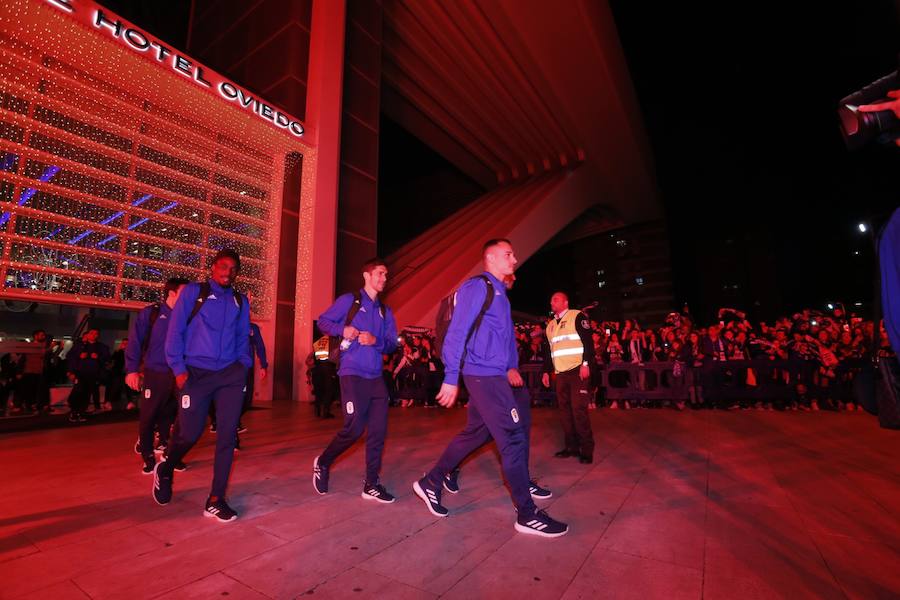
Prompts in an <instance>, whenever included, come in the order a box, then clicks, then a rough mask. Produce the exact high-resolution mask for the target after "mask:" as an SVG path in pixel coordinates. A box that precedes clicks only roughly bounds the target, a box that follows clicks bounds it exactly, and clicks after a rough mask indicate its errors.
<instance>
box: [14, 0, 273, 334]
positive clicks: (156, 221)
mask: <svg viewBox="0 0 900 600" xmlns="http://www.w3.org/2000/svg"><path fill="white" fill-rule="evenodd" d="M42 4H45V3H44V2H38V1H37V0H5V2H4V8H3V9H2V14H0V282H2V286H3V292H5V295H7V296H11V297H19V298H21V297H30V298H34V299H35V300H45V301H63V302H76V303H86V304H91V305H101V306H115V307H133V306H137V305H143V304H144V303H146V302H149V301H155V300H157V299H158V298H159V290H160V287H161V283H162V282H164V281H165V280H166V279H167V278H169V277H175V276H179V277H187V278H188V279H192V280H195V279H200V278H203V277H204V276H205V274H206V271H207V265H208V260H209V258H210V257H211V256H212V255H213V254H215V252H216V251H218V250H219V249H221V248H224V247H228V248H233V249H235V250H237V251H238V252H239V253H240V255H241V262H242V271H241V277H240V278H239V284H238V287H239V288H240V289H242V291H245V292H252V293H253V295H254V303H253V309H254V312H255V313H256V314H257V315H258V316H261V317H263V318H265V317H266V316H268V315H270V314H271V311H272V308H273V295H274V289H273V285H274V278H275V273H274V268H273V265H274V264H277V243H278V240H277V232H278V219H279V210H280V206H281V204H280V201H281V198H280V197H279V195H280V194H281V190H282V187H283V182H282V177H283V173H284V165H283V161H284V156H285V155H286V153H285V152H284V148H283V147H280V146H279V143H278V140H279V139H281V138H282V137H283V136H287V135H289V134H288V133H286V132H278V135H274V136H273V135H270V134H268V133H267V134H266V135H257V134H256V132H258V131H260V128H264V127H265V124H264V123H262V121H261V120H259V119H256V120H253V117H252V116H251V115H246V114H243V113H242V112H241V111H240V110H239V109H238V108H232V107H231V106H228V107H226V109H227V111H230V113H234V115H233V121H234V123H236V124H237V125H235V124H232V126H231V127H230V128H229V127H221V126H219V125H221V121H213V122H210V121H211V119H212V118H213V117H214V115H217V114H219V113H220V112H221V111H222V110H223V109H222V108H221V105H222V104H223V103H224V100H222V99H220V98H216V97H214V96H213V95H209V94H205V95H200V94H198V93H197V91H196V90H195V89H193V86H192V82H191V81H189V80H186V81H179V80H178V78H177V76H173V75H172V74H171V73H162V72H161V73H160V74H159V76H157V77H147V71H146V68H147V67H146V65H141V62H140V61H138V62H135V61H136V60H138V59H139V58H141V57H137V58H136V57H135V56H129V55H128V49H127V48H124V47H123V45H122V44H121V43H119V44H118V45H116V40H115V39H112V38H111V37H110V36H109V35H104V33H105V32H104V31H92V30H90V29H88V28H86V27H85V26H84V24H82V23H79V22H77V21H75V20H71V19H70V20H66V19H63V18H59V17H58V16H56V15H54V16H53V17H52V18H48V19H46V22H45V23H44V24H43V25H42V26H41V27H43V30H40V28H38V29H39V30H37V31H36V30H35V29H36V28H35V27H34V26H33V25H32V26H30V28H29V29H28V30H26V29H24V28H23V25H22V23H24V22H28V23H34V22H35V21H34V19H24V18H21V17H22V15H23V14H24V12H26V11H31V12H32V13H33V12H34V11H41V10H43V11H45V12H47V11H50V10H51V8H49V7H47V6H36V5H42ZM73 4H74V2H73ZM48 14H52V13H49V12H48ZM17 16H18V17H19V18H17ZM110 18H112V17H110ZM61 28H63V29H65V28H71V31H62V30H61ZM73 40H75V42H76V44H75V45H74V46H73ZM144 62H146V61H144ZM134 64H138V65H141V67H140V69H138V70H136V71H135V72H134V73H133V74H129V73H127V72H126V73H123V72H122V69H128V68H129V67H130V65H134ZM129 75H133V76H129ZM173 79H174V81H173ZM173 83H174V84H177V85H173ZM181 88H183V89H181ZM204 103H208V104H209V107H206V106H204ZM173 106H174V107H177V110H175V109H173ZM213 106H214V107H215V109H216V110H215V111H213V110H209V108H210V107H213ZM230 113H229V114H230ZM216 118H217V117H216ZM229 129H230V130H229ZM242 131H243V135H242ZM273 140H275V141H273Z"/></svg>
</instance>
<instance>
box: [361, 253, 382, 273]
mask: <svg viewBox="0 0 900 600" xmlns="http://www.w3.org/2000/svg"><path fill="white" fill-rule="evenodd" d="M375 267H384V268H385V269H387V263H386V262H384V259H383V258H379V257H377V256H374V257H372V258H370V259H369V260H367V261H366V262H364V263H363V264H362V272H363V273H371V272H372V271H374V270H375Z"/></svg>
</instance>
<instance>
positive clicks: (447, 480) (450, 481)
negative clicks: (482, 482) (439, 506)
mask: <svg viewBox="0 0 900 600" xmlns="http://www.w3.org/2000/svg"><path fill="white" fill-rule="evenodd" d="M444 489H445V490H447V491H448V492H450V493H451V494H458V493H459V469H453V470H452V471H450V472H449V473H447V474H446V475H444Z"/></svg>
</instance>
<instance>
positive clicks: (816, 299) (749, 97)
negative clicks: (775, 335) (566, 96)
mask: <svg viewBox="0 0 900 600" xmlns="http://www.w3.org/2000/svg"><path fill="white" fill-rule="evenodd" d="M611 6H612V8H613V12H614V15H615V18H616V21H617V24H618V27H619V33H620V38H621V42H622V46H623V48H624V51H625V55H626V58H627V60H628V63H629V68H630V70H631V75H632V79H633V81H634V85H635V88H636V90H637V93H638V97H639V102H640V104H641V110H642V113H643V115H644V122H645V125H646V128H647V130H648V133H649V136H650V139H651V144H652V148H653V153H654V159H655V161H656V171H657V177H658V183H659V187H660V193H661V198H662V201H663V204H664V206H665V210H666V215H667V220H668V223H669V235H670V237H671V240H672V251H673V269H674V277H675V294H676V300H677V301H679V302H680V301H688V302H691V305H692V307H693V306H700V307H703V305H704V303H706V304H709V302H708V301H707V300H708V299H706V298H703V297H700V295H699V293H698V290H700V289H703V287H704V286H703V285H702V284H703V283H704V282H703V281H702V278H703V277H704V276H709V275H710V273H716V272H715V270H712V271H711V270H710V269H709V268H708V263H709V262H710V259H711V256H713V255H714V254H715V253H716V251H717V248H720V247H721V244H722V243H723V241H724V240H729V239H730V240H732V242H731V243H735V244H740V245H743V248H744V254H743V255H744V256H745V257H746V261H747V262H749V263H754V262H755V263H756V264H750V265H749V266H747V265H744V268H746V269H749V270H754V269H756V270H760V269H765V270H767V271H774V272H772V273H771V279H770V280H769V282H768V286H767V285H765V283H764V284H758V285H756V289H751V290H748V291H747V295H746V296H744V297H743V298H739V299H738V300H742V301H743V302H744V304H745V306H744V308H751V307H752V304H753V303H754V301H756V300H759V299H762V301H763V304H766V303H768V304H769V306H768V308H769V310H770V311H771V310H779V311H784V310H793V309H795V308H799V307H800V306H804V305H810V306H817V305H819V304H822V303H824V302H826V301H828V300H833V299H841V300H844V301H846V302H848V303H851V302H853V301H856V300H865V301H866V302H867V303H868V301H870V300H871V297H872V286H871V281H872V269H873V268H874V260H873V253H872V251H871V241H869V240H867V239H866V238H865V236H861V235H860V234H859V233H858V230H857V229H855V226H856V223H857V222H859V221H871V220H872V218H873V216H874V215H878V214H879V213H885V212H887V211H888V210H890V209H891V208H893V207H895V206H896V205H897V204H898V202H897V198H898V196H900V180H898V178H897V173H898V167H900V149H898V148H894V147H885V146H877V145H876V146H873V147H869V148H866V149H864V150H862V151H860V152H857V153H852V154H851V153H850V152H848V151H847V150H846V149H845V148H844V146H843V142H842V140H841V138H840V135H839V133H838V128H837V120H836V117H835V108H836V106H837V102H838V100H839V99H840V98H842V97H843V96H845V95H847V94H849V93H851V92H853V91H855V90H857V89H859V88H860V87H862V86H863V85H865V84H867V83H870V82H871V81H873V80H875V79H877V78H878V77H880V76H882V75H885V74H887V73H889V72H891V71H893V70H895V69H896V68H897V53H898V50H900V35H898V34H900V31H898V29H900V28H898V15H897V12H896V9H895V7H894V6H893V4H892V3H891V2H888V1H872V2H865V3H841V6H839V7H833V6H832V5H829V4H827V3H825V4H823V3H790V2H784V3H770V4H766V3H762V4H760V3H752V4H747V3H740V4H734V5H732V3H717V4H713V3H700V4H699V5H697V4H693V5H692V4H691V3H681V2H679V3H654V6H653V8H652V9H649V8H648V6H647V5H646V4H644V3H639V2H638V3H635V2H630V1H628V0H613V1H612V2H611ZM856 251H859V252H860V254H859V255H855V254H854V252H856ZM714 276H715V275H714ZM706 283H707V284H708V283H709V282H706ZM706 287H709V286H708V285H707V286H706ZM766 288H768V289H766ZM760 297H761V298H760ZM704 308H705V309H706V310H707V311H709V310H711V309H713V308H714V307H712V306H706V307H704ZM762 312H763V313H764V314H765V313H766V312H769V311H765V310H764V311H762Z"/></svg>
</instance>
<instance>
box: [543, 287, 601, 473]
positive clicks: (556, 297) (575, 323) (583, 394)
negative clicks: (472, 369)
mask: <svg viewBox="0 0 900 600" xmlns="http://www.w3.org/2000/svg"><path fill="white" fill-rule="evenodd" d="M550 309H551V310H552V311H553V315H554V317H555V318H553V319H550V322H549V323H547V341H548V342H549V347H548V348H547V349H546V350H545V354H544V375H543V377H542V379H541V381H542V382H543V384H544V387H550V371H551V370H553V371H555V372H556V404H557V406H558V407H559V418H560V421H561V422H562V428H563V433H564V434H565V437H566V447H565V448H563V449H562V450H560V451H559V452H557V453H556V456H557V458H566V457H569V456H577V457H578V460H579V461H580V462H581V463H582V464H589V463H592V462H593V461H594V458H593V457H594V435H593V433H592V432H591V420H590V418H589V417H588V404H589V403H590V398H591V395H590V391H589V390H588V386H589V385H590V379H591V368H590V365H591V364H593V362H594V343H593V340H592V339H591V322H590V320H589V319H588V317H587V315H585V314H584V313H583V312H581V311H578V310H570V309H569V297H568V296H567V295H566V294H565V293H563V292H556V293H555V294H553V296H551V297H550Z"/></svg>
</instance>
